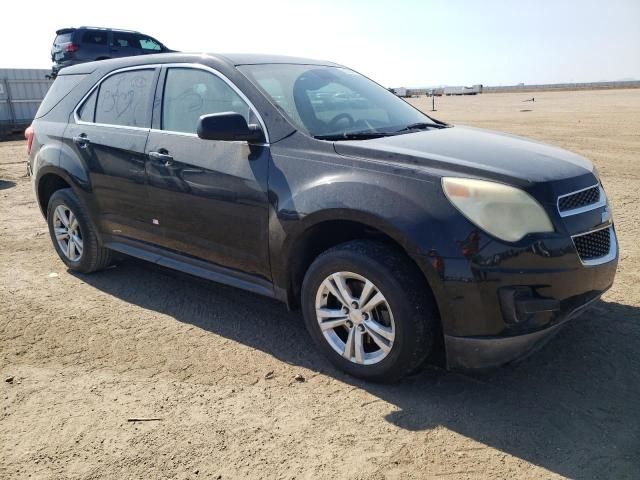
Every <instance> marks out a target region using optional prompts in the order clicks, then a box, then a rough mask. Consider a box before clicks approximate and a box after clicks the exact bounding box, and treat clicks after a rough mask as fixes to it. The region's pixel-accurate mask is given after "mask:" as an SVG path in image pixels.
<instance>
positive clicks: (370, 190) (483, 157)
mask: <svg viewBox="0 0 640 480" xmlns="http://www.w3.org/2000/svg"><path fill="white" fill-rule="evenodd" d="M260 62H271V63H287V62H291V63H295V62H300V63H302V62H306V63H308V64H327V65H328V63H323V62H313V61H310V60H300V59H287V58H286V57H270V58H261V57H259V56H237V55H236V56H233V55H229V56H210V55H185V54H164V55H150V56H145V57H138V58H133V59H118V60H109V61H104V62H99V63H96V64H85V65H80V66H77V67H69V68H67V69H65V70H64V71H63V72H62V74H63V75H66V74H78V75H86V77H87V78H86V80H83V81H82V82H80V84H79V86H78V87H77V89H75V90H74V91H72V92H71V93H70V94H69V95H68V96H67V97H65V98H64V99H63V100H61V101H60V103H59V104H58V105H56V106H55V107H54V108H53V109H52V110H51V111H50V112H49V113H48V114H46V115H45V116H44V117H42V118H39V119H37V120H36V121H34V124H33V126H34V129H35V135H36V138H35V141H34V148H33V151H32V154H31V156H30V159H29V162H30V167H31V171H32V172H33V180H34V187H35V190H36V192H37V194H38V198H39V201H40V202H41V206H42V203H43V202H46V198H45V194H46V192H47V189H46V188H44V187H43V185H46V182H47V181H49V180H50V179H51V178H52V176H57V177H59V178H60V179H62V180H63V181H64V182H66V183H67V184H68V185H69V186H71V188H73V189H74V190H75V191H76V192H77V193H78V195H79V196H80V197H81V199H82V200H83V201H84V202H85V204H86V205H87V206H88V208H89V210H90V212H91V216H92V218H93V220H94V223H95V224H96V225H97V227H98V229H99V232H100V234H101V236H102V241H103V242H104V243H105V244H107V245H108V246H110V247H111V248H114V249H117V250H119V251H123V252H126V253H129V254H132V255H135V256H139V257H141V258H145V259H147V260H150V261H153V262H157V263H161V264H163V265H167V266H171V267H173V268H176V269H179V270H182V271H187V272H189V273H192V274H194V275H199V276H203V277H205V278H210V279H213V280H216V281H220V282H224V283H229V284H232V285H235V286H239V287H241V288H245V289H249V290H252V291H255V292H258V293H261V294H264V295H268V296H273V297H276V298H279V299H280V300H283V301H286V302H288V303H290V304H292V305H294V304H295V303H296V295H297V293H298V291H299V288H300V280H301V278H300V271H302V273H304V267H305V262H308V260H309V259H308V258H307V257H308V256H309V255H310V247H309V246H310V245H312V244H318V243H320V244H323V243H324V244H330V243H331V240H332V239H340V238H342V237H343V236H345V235H347V232H353V231H358V232H361V233H362V234H366V235H371V236H374V238H380V239H382V240H384V241H388V242H393V243H394V244H395V245H397V246H398V248H401V249H402V250H403V251H404V252H405V253H406V254H407V255H408V256H409V257H410V258H411V259H413V261H414V262H415V263H416V265H417V266H418V267H419V268H420V270H421V271H422V273H423V274H424V277H425V279H426V281H427V283H428V285H429V286H430V288H431V290H432V291H433V295H434V297H435V299H436V302H437V305H438V308H439V311H440V315H441V319H442V329H443V333H444V338H445V342H446V344H447V346H448V351H447V354H448V361H449V365H450V366H454V367H455V366H458V367H460V366H461V367H464V368H473V367H484V366H492V365H496V364H499V363H504V362H505V361H508V360H511V359H513V358H515V357H517V356H520V355H521V354H522V353H523V352H524V351H525V350H527V349H529V348H532V347H533V346H535V345H538V344H539V343H540V341H542V339H544V338H545V337H546V336H547V333H548V334H551V333H552V332H554V331H555V330H556V329H557V328H556V327H558V326H560V325H561V324H562V323H563V322H565V321H566V320H568V319H569V318H572V317H573V316H575V314H576V313H577V312H579V311H580V309H581V308H582V307H583V306H584V305H585V304H588V303H589V302H592V301H593V300H594V299H597V298H598V297H599V296H600V295H601V294H602V293H603V292H604V291H605V290H606V289H607V288H609V287H610V286H611V284H612V282H613V278H614V275H615V269H616V265H617V255H616V256H615V258H613V259H612V260H611V261H610V262H608V263H604V264H602V265H598V266H587V265H583V263H582V262H581V261H580V258H579V257H578V255H577V252H576V249H575V246H574V244H573V241H572V239H571V236H572V235H576V234H580V233H584V232H587V231H591V230H594V229H597V228H601V227H606V226H609V225H611V220H610V216H609V213H608V206H607V205H604V206H602V207H600V208H597V209H593V210H591V211H588V212H585V213H582V214H579V215H575V216H571V217H565V218H562V217H561V216H560V214H559V212H558V209H557V199H558V196H560V195H563V194H566V193H570V192H573V191H576V190H580V189H583V188H586V187H590V186H592V185H596V184H598V182H599V179H598V177H597V173H596V172H595V171H594V170H593V167H592V165H591V163H590V162H589V161H588V160H586V159H584V158H582V157H580V156H578V155H575V154H572V153H569V152H566V151H564V150H561V149H559V148H556V147H552V146H548V145H544V144H541V143H539V142H534V141H531V140H527V139H522V138H518V137H514V136H511V135H506V134H500V133H495V132H487V131H483V130H480V129H475V128H467V127H449V128H442V129H430V130H427V131H421V132H414V133H407V134H403V135H397V136H392V137H384V138H378V139H370V140H362V141H341V142H331V141H325V140H317V139H314V138H312V137H309V136H308V135H306V134H305V133H303V132H300V131H297V130H296V128H295V127H294V126H293V125H292V124H291V123H290V122H289V120H287V118H286V117H285V116H284V115H283V114H282V113H281V112H280V111H279V110H278V108H277V107H276V106H274V105H273V104H272V103H271V102H270V101H269V100H268V99H267V98H266V97H265V96H264V95H263V94H262V93H261V91H260V90H259V89H258V88H256V87H255V86H254V85H253V84H252V83H251V82H250V81H249V80H248V79H247V78H246V77H245V76H244V75H242V74H241V73H240V72H239V70H238V69H237V68H236V66H237V65H240V64H250V63H260ZM166 64H181V65H184V66H188V64H198V65H205V66H206V67H209V68H211V69H214V70H215V71H216V72H219V73H220V74H222V75H224V76H225V77H226V78H227V79H228V80H229V81H230V82H232V83H233V84H234V85H235V86H236V87H237V88H238V89H239V90H240V91H241V92H242V93H243V94H244V95H245V96H246V98H247V99H248V100H249V101H250V102H251V103H252V104H253V105H254V106H255V108H256V110H257V112H258V113H259V114H260V116H261V118H262V120H263V121H264V126H265V128H266V132H265V133H266V134H268V143H259V144H255V143H251V144H250V143H248V142H239V141H237V142H228V141H213V140H202V139H200V138H198V137H197V136H196V135H194V134H185V133H176V132H166V131H162V130H161V125H160V121H161V112H160V109H161V104H162V101H161V99H162V89H163V78H164V76H163V73H162V72H164V70H165V69H164V68H163V65H166ZM138 65H156V66H157V67H156V68H158V69H159V70H161V73H160V74H159V75H158V76H157V80H156V86H155V100H154V101H153V112H152V118H151V124H150V128H148V129H136V130H132V129H127V128H116V127H113V126H104V125H90V124H80V123H78V122H76V120H75V118H74V116H73V113H72V112H73V110H74V109H75V108H76V106H77V105H78V103H79V102H80V100H81V99H82V98H83V96H84V95H85V94H86V93H87V92H88V91H89V89H90V88H91V87H93V85H95V83H96V82H98V81H99V80H100V79H101V78H103V77H104V76H105V75H107V74H109V73H110V72H113V71H115V70H118V69H121V68H129V67H135V66H138ZM76 90H77V91H76ZM83 136H84V138H86V139H87V140H88V141H86V142H85V141H83V140H82V138H83ZM74 139H75V140H74ZM443 176H460V177H472V178H480V179H487V180H493V181H499V182H503V183H506V184H509V185H513V186H517V187H519V188H522V189H524V190H526V191H527V192H528V193H529V194H531V195H532V196H533V197H534V198H536V199H537V200H538V202H539V203H540V204H541V205H543V207H544V208H545V210H546V211H547V213H548V215H549V218H550V219H551V222H552V224H553V225H554V228H555V232H553V233H547V234H530V235H527V236H526V237H524V238H523V239H521V240H520V241H518V242H513V243H510V242H505V241H501V240H499V239H496V238H494V237H492V236H491V235H488V234H487V233H485V232H483V231H481V230H480V229H478V227H476V226H475V225H473V224H472V223H470V222H469V221H468V220H467V219H466V218H464V217H463V216H462V215H461V214H460V213H459V212H458V211H457V210H456V209H455V208H454V207H453V206H452V205H451V203H450V202H449V201H448V200H447V199H446V197H445V195H444V193H443V191H442V187H441V178H442V177H443ZM354 226H358V227H359V228H360V229H359V230H358V229H355V230H354ZM611 228H613V227H611ZM614 242H615V239H614ZM616 248H617V243H616ZM509 298H510V300H505V299H509ZM523 305H525V306H526V308H525V307H523ZM535 305H554V306H556V307H554V309H551V310H549V311H539V312H537V311H534V310H535V308H536V307H535ZM509 309H511V310H509ZM527 309H529V310H527ZM531 309H533V310H531ZM525 310H526V312H525ZM542 310H544V309H542ZM514 312H515V313H514ZM523 312H525V313H523ZM525 314H526V315H528V316H527V317H526V318H525V319H524V321H522V322H520V323H518V324H513V322H512V319H513V318H515V317H514V315H516V316H517V315H520V316H522V315H525ZM510 319H511V320H510Z"/></svg>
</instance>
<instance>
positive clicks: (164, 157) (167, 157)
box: [149, 152, 173, 167]
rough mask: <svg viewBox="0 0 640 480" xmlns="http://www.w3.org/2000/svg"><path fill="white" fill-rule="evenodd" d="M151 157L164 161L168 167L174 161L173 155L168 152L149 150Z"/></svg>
mask: <svg viewBox="0 0 640 480" xmlns="http://www.w3.org/2000/svg"><path fill="white" fill-rule="evenodd" d="M149 158H151V159H153V160H156V161H158V162H162V163H164V165H165V167H168V166H170V165H171V164H172V163H173V157H172V156H171V155H169V154H168V153H163V152H149Z"/></svg>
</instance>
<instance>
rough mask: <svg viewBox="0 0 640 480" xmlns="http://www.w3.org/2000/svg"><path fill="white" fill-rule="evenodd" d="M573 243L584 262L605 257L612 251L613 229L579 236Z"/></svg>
mask: <svg viewBox="0 0 640 480" xmlns="http://www.w3.org/2000/svg"><path fill="white" fill-rule="evenodd" d="M573 243H574V244H575V246H576V250H578V255H580V259H581V260H582V261H583V262H585V261H589V260H594V259H597V258H601V257H604V256H606V255H608V254H609V252H610V251H611V227H607V228H603V229H602V230H596V231H595V232H589V233H585V234H584V235H577V236H575V237H573Z"/></svg>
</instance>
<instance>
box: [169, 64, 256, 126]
mask: <svg viewBox="0 0 640 480" xmlns="http://www.w3.org/2000/svg"><path fill="white" fill-rule="evenodd" d="M223 112H236V113H239V114H240V115H242V116H243V117H244V118H245V120H247V122H248V123H249V122H250V108H249V105H247V103H246V102H245V101H244V100H242V98H240V96H239V95H238V94H237V93H236V92H235V91H234V90H233V89H232V88H231V87H230V86H229V85H228V84H227V83H226V82H225V81H224V80H222V79H221V78H219V77H217V76H216V75H214V74H212V73H210V72H207V71H204V70H197V69H189V68H171V69H169V70H168V71H167V78H166V80H165V85H164V97H163V101H162V129H163V130H169V131H172V132H183V133H196V127H197V125H198V120H199V119H200V116H202V115H207V114H210V113H223Z"/></svg>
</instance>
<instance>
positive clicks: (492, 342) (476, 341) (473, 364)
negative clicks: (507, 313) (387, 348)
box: [444, 294, 601, 370]
mask: <svg viewBox="0 0 640 480" xmlns="http://www.w3.org/2000/svg"><path fill="white" fill-rule="evenodd" d="M600 297H601V295H600V294H598V295H596V296H594V297H593V298H592V299H591V300H589V301H588V302H587V303H585V304H584V305H582V306H580V307H578V308H576V309H575V310H573V311H571V312H569V313H568V314H566V315H565V316H564V318H563V320H561V321H560V322H559V323H556V324H554V325H552V326H550V327H548V328H545V329H543V330H538V331H536V332H532V333H526V334H522V335H515V336H502V337H498V336H497V337H454V336H452V335H445V336H444V341H445V348H446V352H447V367H448V368H449V369H450V370H482V369H489V368H494V367H499V366H500V365H504V364H506V363H509V362H513V361H517V360H522V359H523V358H525V357H528V356H529V355H531V354H532V353H533V352H535V351H536V350H538V349H540V348H541V347H543V346H544V345H545V344H546V343H547V342H548V341H549V340H551V339H552V338H553V337H554V336H555V335H556V334H557V333H558V332H559V331H560V329H561V328H562V327H564V326H565V325H566V324H567V323H568V322H569V320H571V319H573V318H576V317H577V316H579V315H580V314H581V313H583V312H584V311H585V310H587V309H588V308H589V307H590V306H591V305H592V304H593V303H595V302H597V301H598V300H599V299H600Z"/></svg>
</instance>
